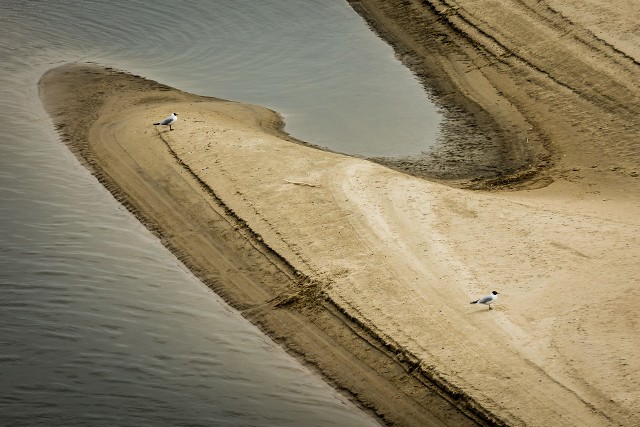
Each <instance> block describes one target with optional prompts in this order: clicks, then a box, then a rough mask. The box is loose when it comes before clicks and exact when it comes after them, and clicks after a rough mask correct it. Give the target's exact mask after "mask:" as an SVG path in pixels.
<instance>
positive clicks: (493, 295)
mask: <svg viewBox="0 0 640 427" xmlns="http://www.w3.org/2000/svg"><path fill="white" fill-rule="evenodd" d="M497 299H498V293H497V292H496V291H493V292H491V293H490V294H489V295H485V296H483V297H482V298H480V299H477V300H475V301H471V304H486V305H488V306H489V310H491V303H492V302H494V301H495V300H497Z"/></svg>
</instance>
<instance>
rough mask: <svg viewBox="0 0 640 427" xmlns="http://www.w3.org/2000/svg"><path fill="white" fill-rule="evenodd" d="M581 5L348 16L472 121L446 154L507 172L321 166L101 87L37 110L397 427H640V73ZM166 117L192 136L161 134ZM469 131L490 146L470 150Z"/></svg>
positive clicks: (405, 6) (144, 218)
mask: <svg viewBox="0 0 640 427" xmlns="http://www.w3.org/2000/svg"><path fill="white" fill-rule="evenodd" d="M570 2H571V3H572V6H573V9H571V6H566V7H565V6H562V5H561V4H555V2H554V1H552V0H546V1H545V2H525V3H526V7H524V6H523V5H521V4H520V3H518V2H514V1H510V0H507V1H506V2H504V4H502V5H495V4H494V3H491V2H476V3H477V4H476V3H473V4H469V5H466V4H464V3H463V4H460V3H456V4H455V5H452V4H449V2H448V1H445V0H442V1H440V0H433V1H428V2H426V3H420V4H418V3H419V2H415V4H414V3H412V2H401V1H398V2H396V1H395V0H392V1H391V2H387V1H385V2H382V1H379V0H362V1H351V2H350V3H351V4H352V5H353V6H354V9H356V10H357V11H358V12H359V13H361V14H365V15H368V19H367V21H368V22H369V23H370V25H372V26H374V27H375V29H376V30H377V31H378V33H379V34H382V35H383V37H384V38H385V39H386V40H387V41H389V42H390V43H391V44H392V45H393V46H394V47H395V48H396V50H397V52H398V55H399V56H400V57H402V58H403V59H404V60H405V63H407V64H408V65H409V66H410V68H412V69H413V70H414V72H415V73H416V74H417V75H418V76H420V77H422V78H423V79H424V81H425V84H427V83H429V84H433V88H435V93H432V95H434V96H435V97H436V100H437V102H441V105H443V106H446V107H448V108H449V109H450V111H453V112H454V113H453V114H452V116H451V122H452V123H453V124H452V127H451V129H452V130H451V135H453V137H452V138H451V139H449V140H448V141H447V142H445V143H444V148H443V150H444V151H443V152H442V153H441V154H443V155H444V156H445V158H447V157H446V155H449V156H450V157H448V159H449V160H450V162H451V163H456V161H457V160H459V154H460V153H464V152H465V150H467V149H468V150H471V151H472V152H475V151H474V150H476V149H477V150H479V151H478V153H479V156H480V159H481V162H480V164H482V165H490V164H492V162H493V164H502V163H504V168H503V169H501V171H500V172H497V174H496V170H495V169H493V170H491V168H489V171H488V173H486V172H487V169H485V168H484V166H482V167H479V168H477V170H475V171H474V170H473V168H471V169H469V168H467V166H466V165H463V166H462V167H458V169H455V167H454V168H452V169H449V170H446V165H447V163H445V169H443V170H436V169H433V168H432V167H431V166H430V163H429V161H430V159H417V163H416V162H413V160H411V161H408V160H407V159H404V160H401V161H400V162H399V163H396V164H389V163H388V162H387V163H385V161H384V159H383V161H379V163H383V164H386V165H387V166H389V167H391V169H389V168H386V167H383V166H380V165H377V164H375V163H372V162H369V161H366V160H363V159H356V158H352V157H348V156H343V155H340V154H336V153H332V152H328V151H321V150H316V149H313V148H310V147H308V146H305V145H304V144H300V143H299V142H300V141H296V140H294V139H293V138H291V137H289V136H288V135H287V134H286V133H283V131H282V120H281V119H280V117H279V116H278V115H277V113H275V112H272V111H269V110H266V109H264V108H261V107H257V106H251V105H244V104H239V103H234V102H229V101H224V100H219V99H215V98H205V97H199V96H196V95H191V94H187V93H184V92H181V91H178V90H175V89H172V88H169V87H167V86H164V85H161V84H159V83H156V82H151V81H148V80H145V79H142V78H139V77H135V76H131V75H128V74H126V73H120V72H117V71H115V70H112V69H102V68H100V67H96V66H81V65H71V66H66V67H61V68H57V69H54V70H51V71H49V72H48V73H47V74H45V76H43V78H42V80H41V82H40V87H41V96H42V97H43V100H44V103H45V105H46V107H47V110H48V111H49V113H50V115H51V116H52V118H53V120H54V123H55V125H56V127H57V128H58V130H59V132H60V134H61V137H62V139H63V140H64V142H65V143H66V144H67V145H68V146H69V147H70V148H71V150H72V151H74V153H75V154H76V155H77V156H78V157H79V158H80V159H81V161H82V162H83V163H84V164H85V165H86V166H87V167H88V168H89V169H90V170H91V171H92V173H93V174H94V175H95V176H96V177H97V178H98V179H99V180H100V182H101V183H102V184H103V185H105V187H107V188H108V189H109V191H110V192H111V193H112V194H114V196H115V197H116V198H117V199H118V200H119V201H120V202H121V203H123V204H124V205H125V206H126V207H127V208H128V209H129V210H130V211H132V212H133V213H134V215H135V216H136V217H137V218H138V219H140V220H141V222H143V223H144V224H145V226H147V228H149V229H150V230H151V231H152V232H154V233H155V234H156V235H157V236H158V237H159V238H160V239H161V240H162V242H163V243H164V244H165V246H167V247H168V248H169V249H170V250H171V251H172V252H173V253H174V254H176V256H177V257H178V258H180V259H181V260H182V262H183V263H185V265H186V266H187V267H188V268H189V269H191V270H192V271H193V272H194V274H196V276H198V277H199V278H200V279H201V280H202V281H203V282H204V283H206V284H207V285H208V286H210V287H211V288H212V289H213V290H214V291H215V292H216V293H218V294H219V295H221V296H222V297H223V298H224V299H225V300H227V301H228V302H229V303H230V304H231V305H233V306H234V307H236V308H238V309H239V311H241V312H242V313H243V315H244V316H245V317H247V318H248V319H249V320H251V321H252V322H253V323H255V324H257V325H258V326H259V327H260V328H262V329H263V330H264V331H265V332H266V333H267V334H268V335H269V336H271V337H272V338H273V339H274V340H275V341H277V342H279V343H281V344H282V345H283V347H285V348H286V349H288V351H289V352H291V353H292V354H294V355H296V356H297V357H298V358H299V359H300V360H302V361H304V362H305V363H308V364H310V365H312V366H314V367H316V368H317V369H318V371H319V372H321V373H322V375H323V376H324V377H325V378H326V379H327V381H328V382H329V383H330V384H332V385H333V386H334V387H336V388H337V389H339V390H344V391H346V392H347V393H348V394H349V395H350V396H351V398H352V399H353V400H354V401H356V402H359V404H360V405H361V406H362V407H363V408H367V409H368V410H369V411H370V412H372V413H375V414H377V415H378V416H379V417H380V419H381V420H383V421H384V422H386V423H387V424H394V423H396V424H400V425H478V424H480V425H541V426H542V425H554V424H556V425H557V424H561V425H635V424H637V423H638V422H640V410H639V409H638V405H637V402H638V401H640V392H639V391H638V390H640V387H639V386H640V384H639V383H640V380H637V372H640V355H639V354H638V351H637V348H640V338H639V337H638V336H637V334H636V331H635V328H634V325H635V324H637V322H638V316H637V314H636V311H635V309H634V305H633V302H634V301H635V300H636V299H637V297H638V296H639V294H640V291H639V290H638V289H636V288H637V287H636V283H637V279H638V277H640V267H638V266H639V265H640V263H639V262H638V261H639V257H638V255H636V254H638V253H640V222H639V221H638V218H639V217H640V216H639V215H638V214H640V203H639V201H640V186H639V185H638V176H639V174H640V156H639V155H638V154H639V153H638V150H640V145H639V144H637V143H636V142H635V141H637V140H638V136H640V135H639V131H638V130H637V129H640V118H639V117H640V115H638V114H635V113H636V112H640V101H639V99H640V98H638V97H636V96H632V95H629V93H631V94H633V93H635V92H634V91H637V89H634V87H635V86H634V83H635V81H637V79H636V77H637V78H640V69H639V67H636V66H634V65H633V64H634V63H637V64H640V61H638V60H636V59H635V56H634V55H636V56H638V58H640V52H638V53H636V52H635V51H633V50H631V48H630V47H629V46H631V45H632V44H631V45H626V44H624V43H623V41H622V40H623V39H622V38H621V36H620V35H619V34H618V33H616V31H615V28H614V21H611V22H610V24H609V25H610V26H609V27H607V25H606V23H605V24H602V23H598V24H597V25H596V24H594V23H593V21H590V17H591V16H592V15H590V14H596V15H598V16H601V15H602V14H601V12H599V9H589V7H590V6H588V5H587V6H585V5H583V4H582V3H580V2H578V1H574V0H570ZM563 7H564V9H563V10H561V9H562V8H563ZM599 7H609V12H610V14H611V15H612V16H617V15H615V12H616V11H617V10H618V9H619V10H624V8H625V7H628V6H625V5H623V4H617V3H616V2H615V1H614V2H613V3H607V5H606V6H605V5H599ZM495 8H498V9H499V10H496V9H495ZM616 8H617V9H616ZM498 12H499V13H498ZM627 12H628V14H629V19H628V21H626V20H624V19H621V20H618V21H619V22H618V21H617V22H616V23H615V25H620V26H621V27H622V28H625V27H624V26H625V25H627V24H628V25H630V26H632V25H633V22H634V21H633V19H631V18H633V16H634V13H635V12H633V11H630V10H629V11H627ZM427 23H428V24H430V25H431V27H430V31H422V32H418V31H415V29H419V28H424V25H426V24H427ZM521 28H526V29H528V31H527V32H522V31H520V29H521ZM532 32H533V33H532ZM532 34H533V35H534V36H532ZM558 34H564V35H567V36H566V37H564V36H563V37H560V38H558ZM624 34H627V33H624ZM434 40H438V43H431V42H433V41H434ZM605 40H606V42H604V41H605ZM530 42H534V44H535V43H537V44H538V46H540V45H543V46H544V47H545V49H544V50H542V51H540V50H539V49H538V50H536V49H534V48H533V47H531V46H530V45H529V43H530ZM540 52H543V54H540ZM421 61H422V62H421ZM558 61H561V62H558ZM558 64H563V65H567V66H562V67H560V66H558ZM568 65H570V66H568ZM425 76H429V77H425ZM427 80H428V81H427ZM78 85H81V86H82V87H83V89H85V88H86V90H83V93H77V92H78V91H75V90H74V88H77V87H78ZM167 111H179V112H180V114H181V116H180V117H181V122H180V127H179V128H178V129H176V130H174V131H173V132H169V131H163V130H161V131H158V130H156V129H154V128H153V127H151V126H150V125H149V123H151V122H152V121H154V120H155V119H157V117H160V116H162V117H164V115H166V113H167ZM460 111H462V113H459V112H460ZM465 117H467V118H468V117H471V118H475V120H480V122H481V123H483V119H486V118H488V117H491V120H489V121H488V122H487V123H486V126H485V125H482V124H481V125H480V130H479V131H478V134H479V135H482V134H484V133H485V132H488V135H489V136H491V138H492V139H491V141H492V142H490V143H489V144H490V145H491V144H495V145H491V146H490V147H488V149H487V150H485V151H483V148H485V147H484V146H483V145H482V144H480V146H478V144H477V142H473V141H471V142H470V143H469V145H464V142H465V137H466V136H467V135H465V134H464V133H462V132H461V131H462V130H464V129H465V126H467V125H468V122H467V121H466V120H467V119H465ZM525 117H526V120H525V119H524V118H525ZM527 126H531V127H532V128H533V129H531V128H530V127H527ZM476 130H477V129H476ZM492 132H493V133H492ZM532 133H533V135H534V137H532V138H531V139H528V138H529V136H531V135H532ZM471 134H473V132H472V133H471ZM505 138H506V139H505ZM471 139H472V140H473V135H472V138H471ZM292 142H296V143H295V144H294V143H292ZM447 144H449V145H447ZM492 147H493V148H492ZM496 147H498V151H493V150H494V148H496ZM447 150H448V151H447ZM500 150H502V151H500ZM483 153H484V155H485V157H483ZM496 153H498V154H496ZM505 159H506V160H507V161H506V162H503V161H504V160H505ZM378 160H380V159H376V161H378ZM414 160H415V159H414ZM485 160H486V163H483V162H484V161H485ZM496 162H497V163H496ZM529 162H531V163H529ZM471 164H473V162H471ZM407 168H408V169H411V170H412V172H413V173H414V174H415V175H416V176H426V177H428V178H430V179H431V181H428V180H424V179H420V178H418V177H415V176H408V175H406V174H402V173H399V172H396V171H394V170H392V169H399V170H404V171H406V170H407ZM416 168H417V169H416ZM421 168H422V169H421ZM465 168H466V169H465ZM461 172H462V173H461ZM469 173H470V175H465V174H469ZM445 178H447V179H445ZM443 179H445V180H444V181H442V180H443ZM433 181H440V182H433ZM442 182H445V183H446V184H447V185H443V184H442ZM454 187H458V188H454ZM469 188H473V189H476V190H478V189H479V190H481V191H469V190H468V189H469ZM496 190H502V191H496ZM514 190H518V191H514ZM220 265H222V266H225V267H224V268H221V267H220ZM234 272H235V273H234ZM487 286H490V287H491V288H495V289H496V290H498V291H499V292H500V294H501V297H500V299H499V301H498V303H497V304H496V305H495V307H494V309H493V310H491V312H489V311H488V310H478V309H477V308H476V307H475V306H471V307H470V306H469V305H468V301H470V300H473V299H475V298H477V296H479V295H482V294H485V293H487V292H488V291H490V290H492V289H491V288H487ZM550 296H552V297H550ZM478 337H481V339H478Z"/></svg>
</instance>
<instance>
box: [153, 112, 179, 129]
mask: <svg viewBox="0 0 640 427" xmlns="http://www.w3.org/2000/svg"><path fill="white" fill-rule="evenodd" d="M177 120H178V113H171V115H170V116H169V117H167V118H166V119H164V120H163V121H161V122H158V123H154V125H163V126H169V130H173V128H172V127H171V125H173V124H174V123H175V122H176V121H177Z"/></svg>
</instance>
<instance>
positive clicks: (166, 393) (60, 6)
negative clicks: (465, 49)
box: [0, 0, 439, 426]
mask: <svg viewBox="0 0 640 427" xmlns="http://www.w3.org/2000/svg"><path fill="white" fill-rule="evenodd" d="M71 61H91V62H98V63H101V64H105V65H110V66H114V67H116V68H120V69H124V70H127V71H130V72H133V73H135V74H139V75H142V76H144V77H147V78H151V79H155V80H158V81H161V82H162V83H166V84H169V85H171V86H175V87H177V88H179V89H182V90H186V91H189V92H194V93H198V94H202V95H211V96H217V97H222V98H228V99H234V100H239V101H246V102H251V103H257V104H261V105H265V106H268V107H270V108H273V109H276V110H277V111H279V112H281V113H283V114H284V116H285V119H286V120H287V123H288V125H287V130H288V131H289V132H290V133H292V134H293V135H294V136H296V137H299V138H301V139H304V140H307V141H309V142H312V143H316V144H319V145H324V146H328V147H330V148H332V149H334V150H337V151H343V152H348V153H353V154H363V155H389V154H393V155H405V154H414V153H419V152H420V151H423V150H425V149H427V148H428V147H429V144H432V143H433V141H434V140H435V137H436V132H437V131H436V129H437V128H438V120H439V118H438V115H437V113H436V112H435V109H434V108H433V106H432V105H431V104H430V103H429V102H428V100H427V99H426V96H425V95H424V92H423V91H422V90H421V88H420V86H419V84H418V83H417V81H416V80H415V79H414V78H413V76H412V75H411V74H410V73H409V72H408V71H407V70H406V69H405V68H404V67H402V66H401V65H400V63H399V62H398V61H396V60H395V59H394V57H393V53H392V51H391V49H390V48H389V47H388V46H386V45H385V44H384V43H382V42H381V41H380V40H379V39H377V38H376V37H375V36H374V35H373V34H372V33H371V32H370V31H369V30H368V29H367V27H366V25H365V24H364V22H363V21H362V20H361V19H360V18H359V17H358V16H357V15H356V14H355V13H354V12H353V11H352V10H351V9H350V8H349V6H348V5H347V4H346V2H343V1H339V0H316V1H300V0H295V1H294V0H288V1H285V0H268V1H265V0H261V1H260V2H256V1H238V0H228V1H220V0H219V1H216V2H208V1H186V2H169V1H155V2H140V1H127V2H125V1H111V2H98V1H80V0H67V1H56V2H51V1H30V2H25V1H8V0H1V1H0V82H1V83H2V84H1V85H0V106H1V107H2V111H3V115H4V118H3V126H2V137H1V143H0V424H3V425H47V426H52V425H65V426H70V425H109V426H113V425H118V426H125V425H135V426H140V425H154V426H157V425H190V426H196V425H216V426H222V425H239V426H251V425H255V426H266V425H272V426H298V425H304V426H325V425H334V426H359V425H372V424H375V422H374V421H373V420H372V419H371V418H370V417H368V416H367V415H366V414H364V413H362V412H360V411H359V410H357V408H355V407H354V406H353V405H351V404H350V403H349V402H348V401H346V400H345V398H344V397H343V396H340V395H338V394H337V393H336V392H334V391H333V390H332V389H331V388H330V387H328V386H327V385H326V384H325V383H324V382H323V381H322V380H321V379H320V378H318V377H317V376H316V375H314V374H313V373H312V372H309V371H308V370H307V369H306V368H304V367H303V366H301V365H300V364H299V363H297V362H296V361H295V360H293V359H292V358H291V357H289V356H288V355H287V354H285V353H284V352H283V351H282V350H281V349H280V348H279V347H278V346H277V345H275V344H274V343H273V342H272V341H271V340H270V339H268V338H267V337H265V336H263V335H262V334H261V333H260V332H259V331H258V330H256V328H254V327H253V326H252V325H251V324H249V323H248V322H246V321H245V320H244V319H243V318H242V317H241V316H239V315H238V314H237V313H236V312H235V311H233V310H232V309H230V308H229V307H228V306H226V305H225V304H224V302H222V301H221V300H220V299H219V298H218V297H217V296H216V295H214V294H213V293H211V292H210V291H209V290H208V289H207V288H205V287H204V286H203V285H202V284H201V283H200V282H199V281H198V280H197V279H195V278H194V277H193V276H192V275H191V274H190V273H189V272H188V271H187V270H186V269H185V268H184V267H183V266H182V265H181V264H180V263H179V262H178V261H177V260H176V259H175V258H174V257H173V256H172V255H171V254H170V253H168V251H167V250H166V249H165V248H164V247H163V246H162V245H161V244H160V242H158V241H157V239H155V238H154V237H153V236H152V235H151V234H150V233H149V232H148V231H147V230H146V229H144V228H143V227H142V226H141V225H140V224H139V223H138V222H137V221H136V220H135V219H134V218H132V216H131V215H130V214H129V213H128V212H126V210H124V209H123V208H122V207H121V206H120V205H119V204H118V203H117V202H116V201H115V200H114V199H113V198H112V197H111V195H110V194H109V193H108V192H107V191H106V190H105V189H103V188H102V187H101V186H100V185H99V184H98V183H97V181H96V180H95V179H94V178H93V177H92V176H91V175H90V174H89V173H88V172H87V171H86V170H85V169H84V168H83V167H82V166H81V165H80V164H79V163H78V161H77V160H76V159H75V157H74V156H73V155H72V154H71V153H70V152H69V151H68V150H67V149H66V147H65V146H64V145H63V144H62V143H61V142H60V141H59V139H58V137H57V135H56V133H55V132H54V130H53V128H52V125H51V122H50V121H49V118H48V116H47V115H46V113H45V112H44V110H43V108H42V106H41V104H40V100H39V98H38V93H37V86H36V82H37V81H38V79H39V78H40V76H41V75H42V73H43V72H44V71H46V70H47V69H48V68H51V67H53V66H55V65H57V64H61V63H66V62H71ZM391 135H396V136H398V135H399V137H397V138H391Z"/></svg>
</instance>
